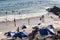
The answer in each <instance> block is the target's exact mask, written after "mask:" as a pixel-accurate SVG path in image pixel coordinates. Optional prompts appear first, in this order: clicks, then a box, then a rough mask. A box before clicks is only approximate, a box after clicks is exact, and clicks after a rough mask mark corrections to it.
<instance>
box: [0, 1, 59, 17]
mask: <svg viewBox="0 0 60 40" xmlns="http://www.w3.org/2000/svg"><path fill="white" fill-rule="evenodd" d="M53 6H58V7H60V0H0V16H1V15H6V12H7V14H8V15H10V14H18V13H21V14H23V13H35V12H39V11H40V10H42V9H43V10H45V8H46V7H53Z"/></svg>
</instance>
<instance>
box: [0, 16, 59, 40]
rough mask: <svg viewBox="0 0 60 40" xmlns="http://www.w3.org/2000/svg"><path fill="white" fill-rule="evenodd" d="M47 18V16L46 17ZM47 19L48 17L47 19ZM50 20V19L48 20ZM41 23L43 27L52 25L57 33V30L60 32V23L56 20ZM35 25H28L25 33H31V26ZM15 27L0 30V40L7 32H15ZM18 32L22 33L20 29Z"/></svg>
mask: <svg viewBox="0 0 60 40" xmlns="http://www.w3.org/2000/svg"><path fill="white" fill-rule="evenodd" d="M47 17H48V16H47ZM48 18H49V17H48ZM45 19H47V18H45ZM50 19H51V18H50ZM42 23H43V25H42V26H43V27H47V26H48V25H49V24H53V25H54V26H55V31H57V30H60V21H58V20H56V18H53V20H51V21H46V20H45V22H42ZM35 25H37V24H32V25H28V28H27V29H25V30H26V31H27V32H29V33H31V32H32V30H33V29H32V27H33V26H35ZM17 27H18V26H17ZM17 27H11V28H3V29H1V30H0V32H2V34H0V40H1V39H2V38H6V37H5V36H4V33H5V32H7V31H16V29H17ZM20 31H22V30H21V29H20Z"/></svg>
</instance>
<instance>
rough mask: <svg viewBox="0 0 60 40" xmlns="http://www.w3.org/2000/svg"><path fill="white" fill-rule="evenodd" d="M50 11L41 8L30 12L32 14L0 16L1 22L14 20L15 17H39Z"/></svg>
mask: <svg viewBox="0 0 60 40" xmlns="http://www.w3.org/2000/svg"><path fill="white" fill-rule="evenodd" d="M47 13H48V12H47V11H46V10H40V11H39V12H36V13H30V14H21V15H5V16H0V22H2V21H4V22H5V21H13V20H14V19H25V18H31V17H38V16H42V15H44V14H47Z"/></svg>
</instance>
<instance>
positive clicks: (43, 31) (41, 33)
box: [39, 29, 48, 36]
mask: <svg viewBox="0 0 60 40" xmlns="http://www.w3.org/2000/svg"><path fill="white" fill-rule="evenodd" d="M39 33H40V35H41V36H45V35H48V31H47V29H40V30H39Z"/></svg>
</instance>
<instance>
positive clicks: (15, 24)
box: [14, 18, 16, 27]
mask: <svg viewBox="0 0 60 40" xmlns="http://www.w3.org/2000/svg"><path fill="white" fill-rule="evenodd" d="M14 26H15V27H16V20H15V18H14Z"/></svg>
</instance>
